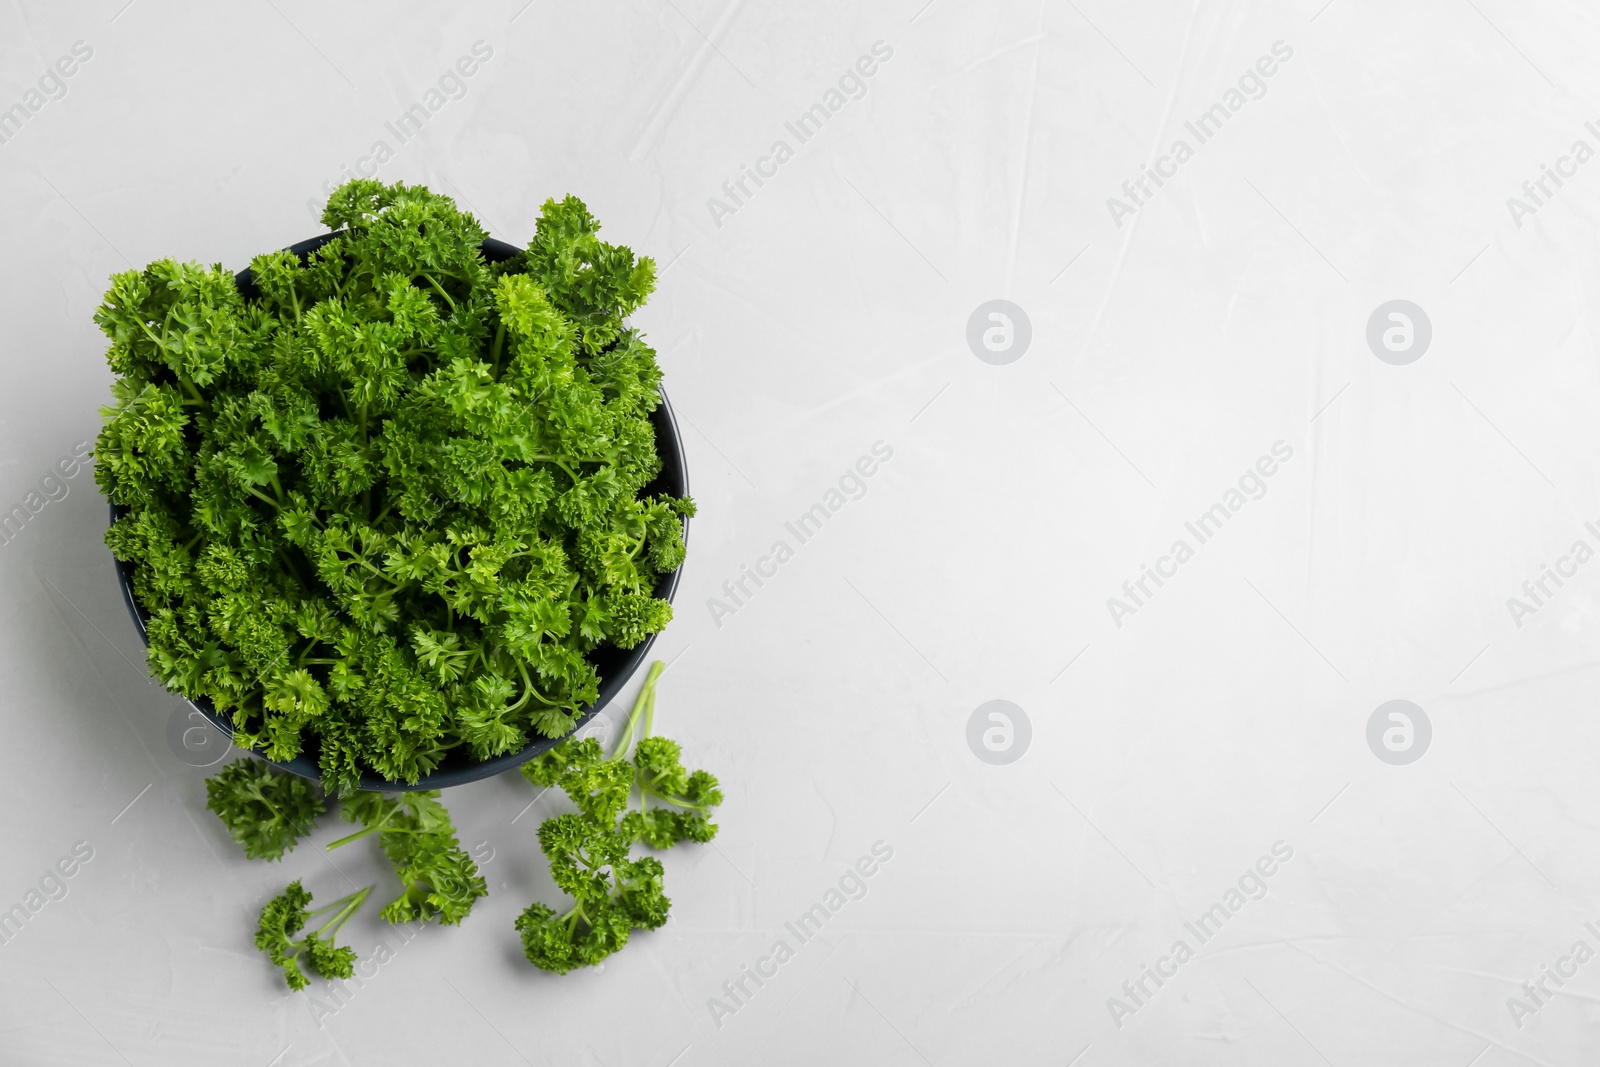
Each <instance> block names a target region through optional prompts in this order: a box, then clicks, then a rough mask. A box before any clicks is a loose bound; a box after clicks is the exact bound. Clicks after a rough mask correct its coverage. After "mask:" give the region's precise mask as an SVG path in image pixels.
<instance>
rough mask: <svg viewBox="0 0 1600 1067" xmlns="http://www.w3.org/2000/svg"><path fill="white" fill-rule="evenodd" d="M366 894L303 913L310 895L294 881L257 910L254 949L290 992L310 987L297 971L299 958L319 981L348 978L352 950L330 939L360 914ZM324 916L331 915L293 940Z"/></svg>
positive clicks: (358, 891) (353, 960)
mask: <svg viewBox="0 0 1600 1067" xmlns="http://www.w3.org/2000/svg"><path fill="white" fill-rule="evenodd" d="M370 892H372V889H371V887H370V886H369V887H368V888H366V889H361V890H357V891H356V892H354V893H351V894H350V895H349V896H347V897H341V898H340V899H339V900H336V901H334V902H333V903H332V904H329V905H328V906H327V907H325V908H318V909H317V910H316V911H307V910H306V905H307V904H310V903H311V894H310V893H308V892H306V890H305V889H304V888H303V887H302V886H301V885H300V881H299V879H296V880H295V881H293V882H290V883H289V884H288V886H286V887H285V888H284V890H283V892H282V893H280V894H279V895H278V896H275V897H273V898H272V899H271V900H269V901H267V906H266V907H264V908H262V909H261V918H260V920H259V921H258V922H257V924H256V948H258V949H260V950H261V951H263V952H265V953H266V954H267V958H268V959H270V960H271V961H272V962H273V963H275V964H277V965H278V966H279V967H280V968H282V970H283V978H284V981H286V982H288V983H289V988H290V989H294V990H300V989H304V988H305V987H306V986H308V985H310V984H311V982H310V979H308V978H307V977H306V975H305V971H303V970H302V969H301V967H300V960H301V957H302V956H303V957H304V958H305V961H306V963H308V964H310V966H311V970H312V971H313V972H315V973H316V974H319V975H321V976H322V977H323V978H349V977H350V974H351V972H352V970H353V968H354V967H355V962H356V950H355V949H353V948H350V947H349V946H348V945H345V946H339V945H335V944H334V943H333V939H334V938H335V937H337V936H338V934H339V928H340V927H341V926H343V925H344V924H345V923H346V922H348V921H349V919H350V916H352V915H354V914H355V913H356V912H357V911H358V910H360V908H361V905H362V903H363V902H364V901H365V900H366V899H367V894H368V893H370ZM328 912H332V913H333V914H332V915H331V916H329V918H328V919H327V920H326V921H325V922H323V924H322V925H321V926H319V927H317V928H316V929H313V930H307V931H306V933H305V935H304V936H302V937H299V938H296V937H295V936H294V935H295V934H297V933H299V932H300V931H301V930H302V929H304V928H305V927H306V924H307V923H309V922H310V921H311V920H312V919H314V918H316V917H317V916H318V915H324V914H327V913H328Z"/></svg>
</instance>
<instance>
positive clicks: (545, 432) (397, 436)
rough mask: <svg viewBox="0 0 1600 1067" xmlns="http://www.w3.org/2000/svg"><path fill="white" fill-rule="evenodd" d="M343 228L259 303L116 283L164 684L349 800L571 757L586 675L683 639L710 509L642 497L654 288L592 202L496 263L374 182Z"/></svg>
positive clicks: (327, 217)
mask: <svg viewBox="0 0 1600 1067" xmlns="http://www.w3.org/2000/svg"><path fill="white" fill-rule="evenodd" d="M323 221H324V222H325V223H326V224H327V225H328V226H329V227H330V228H332V229H334V230H336V231H337V235H336V236H335V237H334V238H333V239H332V240H330V241H329V242H328V243H327V244H325V245H323V246H322V247H321V248H319V249H318V250H317V251H316V252H314V253H313V254H311V255H310V256H309V257H308V258H307V259H306V260H305V261H302V260H301V259H300V258H298V257H297V256H295V255H292V254H290V253H287V252H275V253H271V254H268V255H263V256H258V257H257V258H256V259H255V260H254V261H253V262H252V263H251V270H252V274H253V279H254V284H255V287H256V289H257V290H258V292H257V293H255V294H252V295H250V296H249V297H248V298H247V297H246V296H245V295H243V294H241V293H240V292H239V290H238V288H237V287H236V285H235V283H234V279H233V277H232V276H231V275H230V274H228V273H227V272H225V271H224V270H223V269H222V268H221V267H220V265H219V266H215V267H211V268H204V267H201V266H199V265H197V264H179V263H175V262H173V261H171V260H162V261H159V262H156V263H152V264H151V265H150V266H148V267H146V268H145V269H144V270H143V271H127V272H125V273H122V274H118V275H115V276H113V278H112V281H111V289H110V291H109V292H108V293H107V294H106V296H105V300H104V303H103V304H102V305H101V307H100V308H99V310H98V311H97V312H96V314H95V321H96V322H97V323H98V324H99V325H100V327H101V328H102V329H103V330H104V331H105V333H106V335H107V336H108V337H109V338H110V339H111V346H110V350H109V353H108V359H109V362H110V365H111V368H112V370H113V371H114V372H115V373H116V375H117V381H116V383H115V384H114V386H113V395H114V403H113V404H112V405H111V406H110V407H108V408H106V409H105V410H104V415H105V420H106V422H105V427H104V429H103V430H102V432H101V434H100V437H99V441H98V443H97V445H96V448H95V458H96V464H95V478H96V480H97V481H98V482H99V484H100V486H101V488H102V489H103V490H104V492H105V493H106V495H107V496H108V497H109V498H110V499H111V500H112V501H113V502H114V503H115V504H117V505H120V507H121V508H122V514H121V517H120V518H118V519H117V521H116V522H115V523H114V524H113V525H112V527H111V529H110V530H109V531H108V532H107V534H106V542H107V544H108V545H110V547H111V549H112V551H113V552H114V553H115V555H116V556H117V558H118V559H120V560H123V561H126V562H128V563H131V564H133V567H132V582H133V589H134V593H135V596H136V597H137V599H138V600H139V602H140V603H141V604H142V605H143V607H144V608H145V610H146V611H147V612H148V613H149V616H150V619H149V625H148V635H149V641H150V651H149V662H150V667H151V670H152V671H153V672H154V673H155V675H156V676H157V677H158V678H159V679H160V680H161V681H162V683H163V684H165V685H166V686H168V687H169V688H171V689H173V690H176V691H177V692H179V693H181V694H183V695H184V696H186V697H189V698H191V699H194V698H199V697H206V698H209V699H210V700H211V701H212V703H213V704H214V705H215V706H216V708H217V709H218V710H219V711H221V712H222V713H224V714H227V715H230V716H231V718H232V722H233V727H234V731H235V733H234V740H235V742H236V743H237V744H239V745H240V746H242V747H248V748H252V749H255V750H257V751H260V752H262V753H264V754H265V755H266V756H268V757H269V758H271V759H274V760H279V761H282V760H288V759H291V758H293V757H295V756H297V755H299V754H300V753H302V752H311V753H314V754H315V755H316V758H317V760H318V766H319V768H320V771H321V774H322V779H323V784H324V786H325V787H326V788H327V789H328V791H329V792H330V793H337V794H339V795H341V796H348V795H349V794H351V793H352V792H354V791H355V789H356V786H357V783H358V782H359V780H360V776H361V774H362V773H363V772H364V771H366V770H368V769H370V770H371V771H374V772H376V773H377V774H378V775H380V776H382V777H383V778H385V779H387V780H390V781H402V780H403V781H406V782H408V783H412V784H415V783H416V782H417V781H418V779H419V778H420V776H422V775H424V774H426V773H428V772H430V771H431V770H432V769H433V768H435V767H436V766H437V765H438V764H439V762H440V761H441V760H442V759H443V758H444V757H445V755H446V754H447V753H450V752H452V751H453V750H458V749H460V750H465V752H466V753H468V754H470V756H471V757H472V758H475V759H479V760H483V759H488V758H490V757H493V756H497V755H500V754H503V753H507V752H513V751H517V750H519V749H521V748H523V747H525V746H526V745H527V744H528V743H529V742H530V740H532V739H533V738H535V737H538V736H543V737H561V736H563V735H565V734H567V733H569V732H570V731H571V729H572V726H573V724H574V721H575V718H576V716H577V714H578V713H579V710H580V709H581V708H583V707H584V706H585V705H587V704H590V703H592V702H593V701H594V700H595V699H596V697H597V695H598V688H599V678H598V675H597V673H596V670H595V668H594V666H593V663H592V662H591V655H590V654H591V653H592V652H594V650H595V649H596V648H598V647H599V646H601V645H612V646H616V647H618V648H632V647H634V646H636V645H637V644H638V643H639V642H640V641H642V640H644V639H645V638H646V637H647V636H648V635H650V634H653V633H656V632H658V631H659V630H661V629H662V627H664V626H665V625H666V623H667V621H668V619H669V618H670V617H671V608H670V606H669V605H668V604H667V602H666V601H664V600H661V599H658V598H656V597H655V596H654V590H655V588H656V585H657V581H658V579H659V578H660V577H661V576H662V575H664V574H666V573H668V572H670V571H672V570H674V569H675V568H677V566H678V565H679V564H680V563H681V562H682V560H683V556H684V547H683V539H682V527H681V520H680V516H683V515H688V514H692V513H693V504H692V502H691V501H689V500H688V499H676V498H670V497H656V496H650V495H646V494H644V492H643V490H644V489H645V487H646V486H648V485H649V483H650V482H651V481H652V480H653V479H654V478H655V477H656V475H657V474H658V473H659V472H660V470H661V460H660V458H659V456H658V455H657V452H656V445H655V436H654V431H653V428H652V426H651V423H650V420H649V416H650V413H651V411H652V410H653V409H654V408H655V407H656V406H657V405H658V404H659V403H660V392H659V382H660V377H661V372H660V369H659V368H658V367H657V365H656V360H655V353H654V351H653V350H652V349H651V348H650V347H649V346H648V345H646V344H645V343H644V340H643V339H642V338H641V336H640V335H639V333H638V332H637V331H636V330H633V329H630V328H628V327H627V326H626V325H625V322H624V320H625V319H626V317H627V316H628V315H629V314H630V313H632V312H633V311H634V310H635V309H637V308H638V307H639V306H640V305H641V304H643V302H644V301H645V299H646V298H647V297H648V296H649V294H650V292H651V291H652V289H653V288H654V285H655V266H654V264H653V263H652V261H651V260H649V259H648V258H636V257H635V256H634V254H633V253H632V252H631V251H630V250H629V249H627V248H624V247H619V246H616V245H610V244H606V243H604V242H602V241H601V240H599V238H598V237H597V236H596V233H597V230H598V225H597V223H596V222H595V220H594V219H593V218H592V217H591V216H590V214H589V212H588V210H587V209H586V208H585V207H584V205H583V204H582V203H581V202H580V201H578V200H577V199H576V198H574V197H570V196H569V197H567V198H566V199H565V200H563V201H561V202H559V203H558V202H556V201H553V200H552V201H548V202H546V203H545V205H544V208H543V211H542V213H541V216H540V218H539V221H538V224H537V227H536V232H535V235H534V238H533V240H532V241H531V242H530V243H529V245H528V246H527V249H526V251H525V252H522V253H519V254H518V255H517V256H516V257H514V258H513V259H511V260H510V261H507V262H505V263H497V264H489V263H487V262H486V261H485V258H484V256H483V253H482V250H481V244H482V242H483V240H484V238H485V233H484V231H483V229H482V228H481V227H480V226H479V224H478V222H477V221H476V220H475V219H474V218H473V217H472V216H471V215H470V214H467V213H465V212H462V211H460V210H458V209H457V208H456V206H455V204H454V203H453V202H452V201H451V200H450V199H449V198H447V197H444V196H439V195H436V194H434V193H431V192H429V191H428V190H427V189H425V188H422V187H420V186H406V185H404V184H403V183H396V184H395V185H392V186H385V185H382V184H380V183H378V182H375V181H370V180H358V181H354V182H351V183H349V184H348V185H345V186H343V187H341V188H340V189H339V190H337V191H336V192H335V193H334V194H333V196H332V197H331V199H330V200H329V202H328V206H327V210H326V211H325V212H324V214H323Z"/></svg>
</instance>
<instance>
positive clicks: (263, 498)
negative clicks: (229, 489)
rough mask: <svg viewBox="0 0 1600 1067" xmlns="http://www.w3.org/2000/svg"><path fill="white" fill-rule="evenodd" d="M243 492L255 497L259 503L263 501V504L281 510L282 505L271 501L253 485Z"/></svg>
mask: <svg viewBox="0 0 1600 1067" xmlns="http://www.w3.org/2000/svg"><path fill="white" fill-rule="evenodd" d="M245 492H247V493H249V494H250V495H251V496H253V497H255V498H256V499H257V500H261V501H263V502H265V503H268V504H271V505H272V506H273V507H274V508H276V509H278V510H282V505H281V504H279V503H278V502H277V501H276V500H274V499H272V498H271V497H270V496H268V495H267V494H265V493H263V492H262V491H261V490H259V489H257V488H256V487H255V486H253V485H252V486H250V487H249V488H248V489H246V490H245Z"/></svg>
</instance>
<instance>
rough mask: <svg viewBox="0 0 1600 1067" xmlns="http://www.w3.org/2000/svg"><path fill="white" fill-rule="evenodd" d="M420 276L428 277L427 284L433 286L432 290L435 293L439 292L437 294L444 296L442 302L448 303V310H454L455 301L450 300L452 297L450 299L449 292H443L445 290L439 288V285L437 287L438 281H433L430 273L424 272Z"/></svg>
mask: <svg viewBox="0 0 1600 1067" xmlns="http://www.w3.org/2000/svg"><path fill="white" fill-rule="evenodd" d="M422 276H423V277H424V278H426V279H428V284H429V285H431V286H433V291H434V292H436V293H438V294H439V295H440V296H442V297H444V302H445V303H446V304H449V305H450V310H451V311H455V309H456V302H455V301H454V300H452V299H450V294H449V293H447V292H445V291H444V290H443V289H441V288H440V287H439V283H438V282H437V281H435V280H434V278H433V275H431V274H427V273H424V274H423V275H422Z"/></svg>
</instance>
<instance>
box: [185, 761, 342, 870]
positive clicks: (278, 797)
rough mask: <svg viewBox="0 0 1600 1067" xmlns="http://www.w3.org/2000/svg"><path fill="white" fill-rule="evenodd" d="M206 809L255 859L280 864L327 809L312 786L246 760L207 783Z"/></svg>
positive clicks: (262, 764) (236, 763) (228, 766)
mask: <svg viewBox="0 0 1600 1067" xmlns="http://www.w3.org/2000/svg"><path fill="white" fill-rule="evenodd" d="M206 807H208V808H210V809H211V810H212V811H213V812H215V813H216V815H217V818H219V819H221V820H222V825H223V826H226V827H227V828H228V833H229V835H230V836H232V838H233V839H234V840H235V841H237V842H239V844H241V845H243V846H244V854H245V855H246V856H248V857H250V858H251V859H253V860H275V859H280V858H282V856H283V854H284V853H285V852H287V851H288V850H289V849H291V848H293V847H294V844H295V842H296V841H298V840H299V839H300V838H301V837H302V836H304V835H305V834H306V832H307V831H309V830H310V829H311V824H312V823H313V822H315V821H316V819H317V816H319V815H321V814H322V812H323V810H324V806H323V800H322V795H321V791H320V790H318V789H317V787H316V785H315V784H314V783H312V782H308V781H306V780H305V779H304V778H297V777H295V776H294V775H292V774H281V773H279V772H277V771H274V770H273V769H272V768H271V767H270V766H269V765H268V764H266V763H263V762H262V761H260V760H254V759H242V760H237V761H235V762H233V763H230V764H228V765H227V766H226V767H224V768H223V769H222V770H221V771H219V772H218V773H216V774H214V775H212V776H211V777H210V778H207V779H206Z"/></svg>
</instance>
